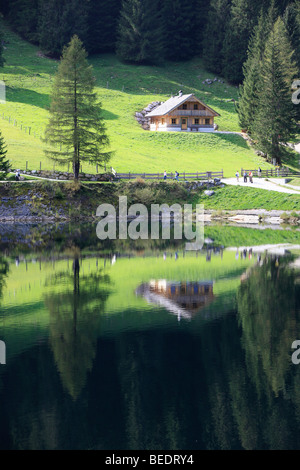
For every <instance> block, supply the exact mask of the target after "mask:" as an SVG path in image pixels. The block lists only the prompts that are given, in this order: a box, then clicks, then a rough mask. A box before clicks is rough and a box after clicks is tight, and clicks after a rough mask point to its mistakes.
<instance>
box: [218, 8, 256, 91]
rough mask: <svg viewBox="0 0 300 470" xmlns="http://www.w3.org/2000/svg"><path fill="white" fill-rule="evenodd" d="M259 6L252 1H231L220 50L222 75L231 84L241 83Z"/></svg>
mask: <svg viewBox="0 0 300 470" xmlns="http://www.w3.org/2000/svg"><path fill="white" fill-rule="evenodd" d="M257 12H259V5H258V2H257V1H253V0H233V2H232V6H231V10H230V20H229V21H228V23H227V27H226V33H225V38H224V45H223V49H222V59H223V75H224V77H225V78H226V79H227V80H228V81H229V82H231V83H234V84H238V83H241V82H242V81H243V64H244V62H245V61H246V59H247V49H248V44H249V37H250V36H251V33H252V31H253V28H254V26H255V24H256V22H257Z"/></svg>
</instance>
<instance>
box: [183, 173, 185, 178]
mask: <svg viewBox="0 0 300 470" xmlns="http://www.w3.org/2000/svg"><path fill="white" fill-rule="evenodd" d="M183 179H184V180H185V172H184V173H183Z"/></svg>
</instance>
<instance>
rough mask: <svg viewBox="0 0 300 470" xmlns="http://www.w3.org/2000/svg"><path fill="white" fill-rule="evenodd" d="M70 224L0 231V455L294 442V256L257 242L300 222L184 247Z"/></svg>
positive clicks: (298, 402)
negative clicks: (91, 235)
mask: <svg viewBox="0 0 300 470" xmlns="http://www.w3.org/2000/svg"><path fill="white" fill-rule="evenodd" d="M64 230H65V231H66V232H64ZM68 230H69V228H67V229H66V228H65V227H64V229H63V230H62V229H61V227H54V229H53V232H52V234H51V237H48V239H47V235H46V234H45V233H44V234H43V233H41V231H40V230H38V227H35V228H30V230H29V232H28V233H30V234H31V235H32V234H34V236H33V235H32V237H31V238H30V242H28V243H27V245H26V244H24V243H23V241H21V239H19V240H18V239H15V240H13V239H12V237H11V236H2V238H1V247H2V253H1V256H0V292H1V297H0V340H2V341H4V342H5V345H6V364H2V365H0V448H1V449H105V450H120V449H129V450H140V449H146V450H181V449H182V450H184V449H190V450H194V449H299V448H300V438H299V436H300V433H299V430H300V365H294V364H293V363H292V360H291V357H292V352H293V350H292V349H291V345H292V343H293V341H295V340H297V339H300V331H299V330H300V270H299V269H297V268H293V266H292V263H293V262H294V261H295V259H296V258H298V256H299V254H298V252H295V253H294V254H293V253H288V252H287V253H286V254H285V255H282V254H265V253H260V254H258V253H257V251H256V249H255V246H256V245H259V244H263V243H266V242H267V241H268V240H269V242H270V243H275V242H277V243H286V242H288V241H291V242H292V243H293V244H296V243H297V241H298V243H299V244H300V238H299V235H298V234H299V232H291V231H279V230H278V231H273V232H272V231H270V233H269V232H265V231H259V230H254V229H244V230H242V229H241V228H234V227H227V228H222V227H210V229H208V231H207V233H206V236H210V239H209V240H207V241H206V244H205V246H204V248H203V250H201V251H200V252H197V253H196V252H190V253H188V252H185V251H184V247H183V246H176V245H172V244H170V245H169V246H168V245H163V246H161V245H159V244H158V245H151V243H150V244H148V245H147V244H146V245H143V244H142V243H140V244H139V242H136V245H134V244H130V245H126V244H124V245H121V244H120V245H115V246H112V247H111V246H109V245H107V246H106V245H105V246H102V245H101V243H100V244H99V243H98V244H97V243H96V242H95V240H92V241H91V240H88V235H87V233H88V232H84V231H81V230H79V229H78V230H75V231H72V232H70V231H69V232H68ZM89 230H90V231H91V228H90V229H89ZM14 233H16V230H14ZM65 233H69V236H68V237H66V236H65ZM53 234H56V236H54V235H53ZM63 234H64V235H63ZM24 237H25V236H24ZM24 237H23V238H24ZM26 237H27V240H28V234H27V235H26ZM250 244H251V247H252V246H253V251H252V252H251V251H249V249H248V250H247V251H246V252H245V253H243V251H241V252H237V251H236V250H235V249H233V250H230V249H229V248H230V247H231V246H233V247H236V246H242V245H247V246H248V247H249V246H250Z"/></svg>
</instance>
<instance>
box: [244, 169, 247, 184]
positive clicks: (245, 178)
mask: <svg viewBox="0 0 300 470" xmlns="http://www.w3.org/2000/svg"><path fill="white" fill-rule="evenodd" d="M247 176H248V175H247V172H246V171H244V183H247V181H248V180H247Z"/></svg>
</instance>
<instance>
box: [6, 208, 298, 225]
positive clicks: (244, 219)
mask: <svg viewBox="0 0 300 470" xmlns="http://www.w3.org/2000/svg"><path fill="white" fill-rule="evenodd" d="M295 213H296V214H297V215H298V216H299V218H300V211H283V210H267V209H241V210H232V211H229V210H226V211H218V210H213V209H206V210H204V222H205V223H211V222H218V221H228V222H231V223H232V224H236V225H242V224H246V225H250V226H252V225H260V226H274V225H276V226H277V225H282V224H284V225H292V226H295V225H296V226H297V225H300V220H299V219H298V220H297V219H296V220H297V223H288V220H290V219H287V220H285V219H283V218H281V216H282V215H283V214H286V215H287V216H291V215H292V214H295ZM193 216H194V217H195V216H196V213H195V212H194V213H193ZM159 218H160V220H161V219H162V216H160V217H159ZM172 218H173V217H172V216H171V219H172ZM117 219H119V217H118V216H117ZM134 219H135V217H132V216H128V217H127V221H128V222H130V221H131V220H134ZM291 219H293V217H291ZM97 220H98V217H97V216H96V214H93V215H86V214H84V215H78V216H74V215H72V216H67V215H65V214H64V215H63V214H57V215H56V216H45V215H16V214H10V215H0V223H25V224H26V223H29V224H30V223H38V222H42V223H51V222H70V221H74V222H76V221H77V222H93V221H95V222H96V221H97ZM149 220H151V217H149Z"/></svg>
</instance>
